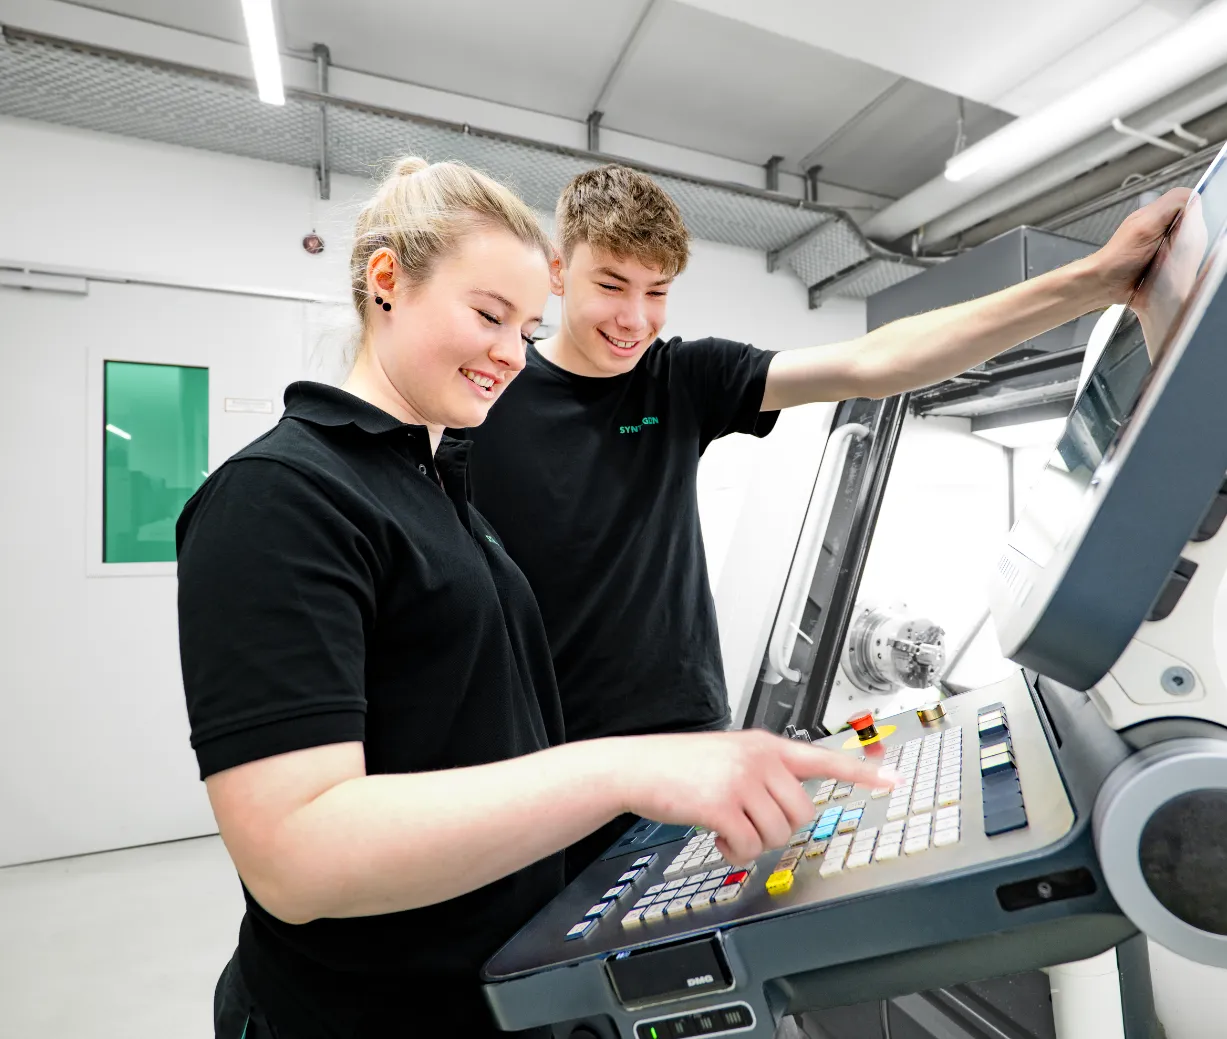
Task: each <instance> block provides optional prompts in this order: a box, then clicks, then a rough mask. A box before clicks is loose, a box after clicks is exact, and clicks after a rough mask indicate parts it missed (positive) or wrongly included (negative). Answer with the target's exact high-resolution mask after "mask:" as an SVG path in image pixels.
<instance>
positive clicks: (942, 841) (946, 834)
mask: <svg viewBox="0 0 1227 1039" xmlns="http://www.w3.org/2000/svg"><path fill="white" fill-rule="evenodd" d="M958 843H959V828H958V827H957V826H952V827H950V828H949V829H944V830H938V831H937V833H935V834H934V835H933V847H935V848H944V847H946V846H947V845H948V844H958Z"/></svg>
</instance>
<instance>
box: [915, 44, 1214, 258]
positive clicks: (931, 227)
mask: <svg viewBox="0 0 1227 1039" xmlns="http://www.w3.org/2000/svg"><path fill="white" fill-rule="evenodd" d="M1221 105H1227V67H1224V68H1221V69H1216V70H1215V71H1213V72H1211V73H1210V74H1209V75H1206V76H1201V77H1199V78H1198V79H1196V80H1194V81H1193V82H1192V83H1190V84H1188V85H1187V86H1185V87H1183V88H1182V89H1180V90H1178V91H1176V93H1174V94H1172V95H1170V96H1169V97H1165V98H1163V99H1161V100H1159V101H1156V102H1155V103H1154V104H1152V105H1148V106H1147V107H1146V108H1143V109H1141V110H1140V111H1138V112H1135V113H1134V114H1133V115H1132V116H1131V117H1130V120H1131V122H1133V123H1135V124H1136V125H1137V126H1138V127H1140V128H1141V129H1142V130H1144V131H1146V132H1149V133H1156V134H1157V133H1167V132H1168V131H1170V130H1171V129H1172V128H1173V126H1174V124H1176V123H1187V122H1191V121H1192V120H1194V119H1196V118H1199V117H1201V116H1202V115H1204V114H1205V113H1207V112H1209V111H1211V110H1213V109H1216V108H1218V107H1220V106H1221ZM1141 145H1142V142H1141V141H1139V140H1137V139H1135V138H1130V137H1124V136H1122V135H1121V134H1119V133H1117V132H1116V131H1115V130H1113V129H1110V128H1108V129H1104V130H1103V131H1101V132H1100V133H1097V134H1096V135H1095V136H1094V137H1091V138H1090V139H1089V140H1086V141H1083V142H1082V143H1081V144H1078V145H1076V146H1075V147H1073V148H1071V149H1069V151H1067V152H1064V153H1063V154H1061V155H1057V156H1055V157H1053V159H1052V160H1051V161H1049V162H1046V163H1044V164H1043V165H1042V166H1039V167H1036V168H1035V169H1033V170H1029V171H1028V172H1027V173H1025V174H1023V175H1022V176H1021V177H1017V178H1015V179H1014V180H1011V181H1009V182H1008V183H1006V184H1002V185H1001V186H1000V187H997V188H994V189H993V190H992V191H989V192H986V193H985V194H983V195H981V196H980V197H979V198H977V199H975V200H973V201H971V202H969V203H967V204H966V205H963V206H960V207H959V208H958V209H955V210H953V211H951V212H949V213H947V214H946V215H945V216H942V217H939V218H938V219H937V220H933V221H931V222H930V223H929V224H928V226H927V227H926V228H925V239H926V243H927V244H928V245H929V246H930V247H934V246H935V245H936V243H938V242H942V241H945V240H946V239H947V238H952V237H954V236H955V235H957V234H958V233H959V232H961V231H965V230H967V228H969V227H975V226H976V225H977V224H980V223H983V222H984V221H985V220H990V219H992V218H993V217H994V216H996V215H997V214H999V213H1003V212H1005V211H1007V210H1010V209H1013V208H1015V207H1016V206H1020V205H1022V204H1023V203H1025V202H1028V201H1030V200H1031V199H1033V198H1037V197H1038V196H1040V195H1043V194H1044V193H1045V192H1047V191H1052V190H1056V189H1059V188H1061V187H1063V186H1065V185H1068V184H1070V182H1071V181H1073V180H1074V178H1076V177H1079V176H1081V175H1082V174H1084V173H1086V172H1087V171H1088V170H1093V169H1095V168H1096V167H1098V166H1102V165H1103V164H1105V163H1110V162H1114V161H1115V160H1116V159H1119V158H1121V157H1122V156H1125V155H1128V154H1130V153H1131V152H1137V151H1138V149H1139V148H1140V147H1141ZM1143 161H1144V162H1145V160H1143ZM1167 161H1169V160H1168V159H1166V158H1161V157H1156V158H1155V159H1154V160H1152V161H1151V164H1150V166H1149V169H1146V170H1143V171H1141V172H1149V171H1150V170H1151V169H1156V168H1158V167H1159V166H1161V165H1162V164H1163V163H1165V162H1167ZM1131 172H1134V171H1133V170H1128V171H1126V172H1125V173H1122V174H1121V179H1122V180H1123V179H1124V178H1125V177H1126V176H1127V175H1128V173H1131ZM1106 190H1110V189H1106ZM1054 212H1056V210H1054ZM1011 226H1015V225H1011Z"/></svg>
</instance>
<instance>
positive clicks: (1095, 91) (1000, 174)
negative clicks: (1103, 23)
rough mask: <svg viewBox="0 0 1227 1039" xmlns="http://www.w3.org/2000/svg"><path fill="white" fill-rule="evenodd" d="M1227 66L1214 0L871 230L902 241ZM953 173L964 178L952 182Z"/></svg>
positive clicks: (965, 155)
mask: <svg viewBox="0 0 1227 1039" xmlns="http://www.w3.org/2000/svg"><path fill="white" fill-rule="evenodd" d="M1225 63H1227V0H1214V2H1213V3H1211V4H1209V5H1207V6H1206V7H1203V8H1202V9H1201V10H1200V11H1197V12H1196V13H1195V14H1193V15H1192V16H1190V18H1189V19H1188V20H1187V21H1186V22H1185V23H1184V24H1183V25H1181V26H1180V27H1179V28H1177V29H1174V30H1173V31H1172V32H1170V33H1168V34H1167V35H1165V36H1163V37H1161V38H1160V39H1159V40H1157V41H1156V42H1154V43H1152V44H1150V45H1149V46H1147V47H1144V48H1142V49H1141V50H1139V51H1137V52H1135V53H1134V54H1133V55H1131V56H1130V57H1129V58H1127V59H1125V60H1124V61H1121V62H1118V63H1117V64H1116V65H1115V66H1113V67H1112V68H1111V69H1109V70H1108V71H1107V72H1105V73H1103V74H1102V75H1100V76H1097V77H1095V78H1094V79H1092V80H1091V81H1090V82H1088V83H1085V84H1084V85H1083V86H1081V87H1079V88H1078V89H1077V90H1075V91H1073V92H1071V93H1070V94H1067V95H1066V96H1065V97H1063V98H1061V99H1060V100H1059V101H1055V102H1053V103H1052V104H1050V105H1048V106H1046V107H1045V108H1042V109H1040V110H1039V111H1038V112H1035V113H1033V114H1031V115H1028V116H1023V117H1022V118H1020V119H1016V120H1014V122H1012V123H1010V124H1008V125H1007V126H1005V127H1003V128H1002V129H1000V130H998V131H997V132H996V133H994V134H990V135H989V136H988V137H986V138H984V139H983V140H982V141H979V142H978V143H976V144H973V145H972V146H971V147H970V148H967V149H966V150H965V151H963V152H961V153H960V154H959V155H957V156H956V157H955V158H954V159H952V160H951V162H950V164H948V166H947V174H948V175H946V176H941V177H935V178H934V179H933V180H931V181H929V182H928V183H927V184H923V185H921V187H919V188H917V189H916V190H915V191H913V192H911V193H910V194H908V195H905V196H904V197H903V198H901V199H899V201H897V202H895V203H894V204H892V205H890V206H888V207H887V208H886V209H884V210H882V211H881V212H880V213H878V214H876V215H875V216H874V217H872V218H871V219H870V220H869V221H868V223H867V224H866V225H865V233H866V234H868V235H869V236H871V237H873V238H876V239H878V240H879V241H895V240H897V239H899V238H902V237H903V236H905V235H907V234H910V233H911V232H912V231H914V230H916V229H918V228H921V227H924V226H925V225H926V224H929V223H932V222H933V221H934V220H935V219H936V218H937V217H940V216H944V215H945V214H947V213H949V212H951V211H952V210H954V209H956V208H958V207H959V206H962V205H964V204H966V203H967V202H969V201H970V200H971V199H973V198H976V197H978V196H980V195H983V194H984V193H985V192H987V191H990V190H992V189H993V188H995V187H997V186H998V185H1000V184H1003V183H1005V182H1006V181H1008V180H1010V179H1011V178H1013V177H1016V176H1017V175H1018V174H1020V173H1022V172H1023V171H1024V170H1028V169H1031V168H1032V167H1034V166H1036V165H1038V164H1039V163H1041V162H1043V161H1044V160H1045V159H1048V158H1051V157H1052V156H1054V155H1057V154H1060V153H1061V152H1063V151H1065V150H1066V149H1068V148H1070V147H1071V146H1073V145H1075V144H1077V143H1078V142H1079V141H1083V140H1085V139H1086V138H1087V137H1089V136H1091V135H1092V134H1095V133H1097V132H1099V131H1101V130H1103V129H1104V128H1105V127H1108V126H1109V125H1110V124H1111V121H1112V120H1113V119H1114V118H1124V117H1131V116H1133V115H1134V114H1135V113H1137V112H1138V110H1139V109H1142V108H1145V107H1146V106H1147V105H1150V104H1153V103H1154V102H1155V101H1156V100H1157V99H1159V98H1162V97H1165V96H1167V95H1168V94H1172V93H1174V92H1175V91H1177V90H1179V89H1180V88H1182V87H1184V86H1186V85H1188V84H1189V83H1190V82H1192V81H1193V80H1195V79H1198V78H1199V77H1201V76H1205V75H1207V74H1209V73H1211V72H1213V71H1214V70H1215V69H1217V68H1219V67H1220V66H1222V65H1223V64H1225ZM1166 129H1170V127H1168V128H1166ZM1135 143H1136V142H1135ZM949 174H957V175H958V176H959V178H960V179H958V180H951V179H949ZM926 237H928V236H926Z"/></svg>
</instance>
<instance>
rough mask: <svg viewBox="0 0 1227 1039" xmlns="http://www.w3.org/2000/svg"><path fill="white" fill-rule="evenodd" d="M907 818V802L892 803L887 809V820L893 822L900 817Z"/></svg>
mask: <svg viewBox="0 0 1227 1039" xmlns="http://www.w3.org/2000/svg"><path fill="white" fill-rule="evenodd" d="M906 818H907V805H906V804H902V805H891V806H890V807H889V808H888V809H887V810H886V819H887V822H892V823H893V822H897V821H898V820H900V819H906Z"/></svg>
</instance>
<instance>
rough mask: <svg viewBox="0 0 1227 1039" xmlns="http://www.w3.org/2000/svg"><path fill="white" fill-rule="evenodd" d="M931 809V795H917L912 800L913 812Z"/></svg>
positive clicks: (929, 810)
mask: <svg viewBox="0 0 1227 1039" xmlns="http://www.w3.org/2000/svg"><path fill="white" fill-rule="evenodd" d="M932 810H933V798H932V797H918V798H917V799H916V800H915V801H913V802H912V811H913V812H931V811H932Z"/></svg>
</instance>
